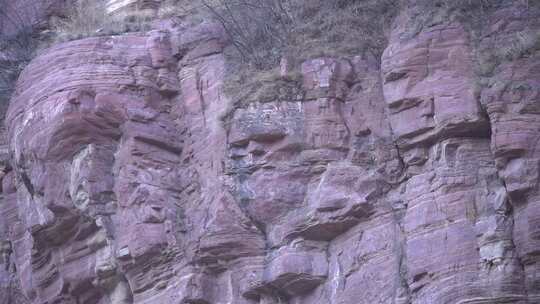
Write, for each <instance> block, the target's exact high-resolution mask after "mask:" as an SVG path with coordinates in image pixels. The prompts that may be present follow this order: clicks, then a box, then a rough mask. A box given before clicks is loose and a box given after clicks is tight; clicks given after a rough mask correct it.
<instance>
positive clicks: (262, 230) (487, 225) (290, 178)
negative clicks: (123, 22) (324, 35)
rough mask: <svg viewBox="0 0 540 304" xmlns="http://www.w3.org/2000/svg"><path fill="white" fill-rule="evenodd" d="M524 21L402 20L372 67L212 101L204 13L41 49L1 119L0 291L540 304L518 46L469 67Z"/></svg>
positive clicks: (529, 80) (209, 32)
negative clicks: (274, 95) (257, 97)
mask: <svg viewBox="0 0 540 304" xmlns="http://www.w3.org/2000/svg"><path fill="white" fill-rule="evenodd" d="M528 14H533V12H532V11H531V10H526V9H524V8H522V7H520V6H519V5H517V4H516V5H514V6H511V7H502V8H501V9H500V10H499V11H497V12H495V13H493V14H492V15H490V17H489V20H487V21H486V22H487V24H488V25H489V27H490V28H492V29H493V30H492V31H488V33H487V34H485V35H482V36H481V37H479V38H474V39H473V38H472V37H471V35H470V32H469V31H468V30H467V28H466V27H465V26H464V25H463V24H462V23H460V22H458V21H452V22H445V23H441V24H436V25H433V26H430V27H426V28H424V29H423V30H422V31H421V32H420V33H418V35H416V36H415V37H413V38H408V39H404V38H402V37H401V36H402V35H401V34H402V30H403V28H404V26H403V22H406V20H405V19H406V18H405V17H404V16H405V15H403V16H401V17H398V19H397V20H396V24H395V26H394V27H393V29H392V31H391V33H390V36H389V45H388V47H387V48H386V50H385V51H384V54H383V56H382V59H381V60H380V61H379V60H378V58H375V57H373V56H368V55H364V56H360V55H359V56H356V57H351V58H330V57H323V58H316V59H312V60H307V61H305V62H304V63H303V64H302V65H301V67H299V69H300V72H301V74H302V84H301V90H300V91H301V92H302V93H301V94H298V95H297V96H289V97H288V98H285V99H279V100H272V101H267V100H265V102H254V103H249V104H243V105H242V106H238V107H236V108H234V109H232V111H231V110H230V104H231V101H230V100H229V99H228V97H227V96H226V95H225V94H224V93H223V89H222V87H223V81H224V80H225V77H226V74H225V67H226V60H225V56H224V48H225V47H226V46H227V45H228V41H227V39H226V35H225V34H224V32H223V31H222V29H221V28H220V26H218V25H216V24H210V23H202V24H200V25H196V26H191V27H183V26H181V25H178V26H174V25H172V23H171V24H165V25H163V28H161V29H160V30H153V31H150V32H148V33H139V34H127V35H122V36H112V37H100V38H89V39H84V40H78V41H73V42H69V43H64V44H59V45H56V46H53V47H52V48H51V49H49V50H47V51H46V52H44V53H43V54H42V55H41V56H39V57H38V58H36V59H35V60H34V61H33V62H32V63H31V64H30V65H29V66H28V67H27V68H26V69H25V71H24V72H23V74H22V76H21V77H20V79H19V82H18V87H17V91H16V94H15V96H14V98H13V99H12V102H11V105H10V109H9V112H8V115H7V118H6V123H7V126H8V138H9V161H5V167H4V168H3V169H2V172H3V178H2V180H3V182H2V196H3V199H2V203H1V204H0V215H1V218H2V221H1V223H2V228H1V230H0V235H1V236H2V239H3V240H5V241H3V243H2V251H1V252H2V256H1V258H0V262H1V263H2V265H3V267H2V270H1V272H0V277H1V278H2V283H3V285H2V286H1V287H2V292H3V293H4V294H6V295H7V294H9V295H10V296H11V297H12V298H11V299H13V300H10V301H11V302H9V303H33V304H34V303H35V304H37V303H100V304H105V303H115V304H116V303H175V304H176V303H179V304H180V303H186V304H187V303H191V304H203V303H205V304H210V303H212V304H213V303H215V304H217V303H235V304H255V303H261V304H263V303H264V304H270V303H291V304H293V303H294V304H304V303H305V304H307V303H335V304H338V303H340V304H345V303H365V304H368V303H396V304H398V303H399V304H406V303H411V304H413V303H414V304H427V303H447V304H450V303H540V294H539V290H540V277H539V275H538V273H539V267H540V258H539V256H540V255H539V252H540V243H539V242H540V237H539V235H540V230H539V229H540V225H539V223H540V209H539V208H540V206H539V204H538V199H537V195H538V159H539V156H538V155H536V154H537V153H538V152H537V151H536V150H537V149H536V143H537V138H538V134H540V133H538V126H537V124H538V121H540V120H539V119H538V118H539V117H540V116H538V115H539V113H540V112H539V111H537V107H538V106H537V103H538V102H539V100H538V97H539V92H540V91H539V90H540V74H539V73H540V65H539V62H538V54H539V53H538V51H537V52H536V53H533V54H529V55H527V56H522V57H520V58H519V59H516V60H513V61H507V62H503V63H501V64H500V65H498V66H497V68H496V70H495V73H493V74H491V75H485V76H484V77H483V79H479V76H478V74H477V72H476V71H475V66H476V64H477V57H476V56H475V52H476V51H478V50H481V49H482V47H485V46H488V45H490V44H492V43H500V42H501V41H505V40H508V39H512V37H511V36H512V34H513V33H514V32H515V31H516V30H518V31H525V30H529V29H530V28H535V29H538V28H539V27H538V24H535V23H536V22H537V21H535V19H534V18H528V17H527V15H528ZM508 16H512V18H507V17H508ZM527 20H528V21H527ZM480 83H487V85H482V86H481V85H480ZM224 113H227V115H224ZM0 169H1V168H0Z"/></svg>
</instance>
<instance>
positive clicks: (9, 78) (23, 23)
mask: <svg viewBox="0 0 540 304" xmlns="http://www.w3.org/2000/svg"><path fill="white" fill-rule="evenodd" d="M36 11H37V8H36V6H34V5H33V3H32V2H30V3H28V5H27V6H25V7H17V8H14V7H0V20H1V21H2V22H1V23H2V24H1V25H2V26H4V27H5V28H7V30H6V31H0V116H3V113H4V112H5V110H6V108H7V106H8V102H9V98H10V96H11V94H12V92H13V90H14V88H15V82H16V80H17V78H18V76H19V74H20V72H21V71H22V69H23V68H24V67H25V66H26V65H27V64H28V62H30V60H31V59H32V58H33V57H34V54H35V52H36V49H37V46H38V39H37V37H36V35H35V30H34V26H35V22H36V20H34V19H33V17H34V16H36V14H35V12H36Z"/></svg>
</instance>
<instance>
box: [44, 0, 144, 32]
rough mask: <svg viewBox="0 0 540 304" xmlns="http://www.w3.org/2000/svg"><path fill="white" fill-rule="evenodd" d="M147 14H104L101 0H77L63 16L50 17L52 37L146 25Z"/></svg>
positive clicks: (126, 30) (131, 30) (138, 27)
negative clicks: (53, 35)
mask: <svg viewBox="0 0 540 304" xmlns="http://www.w3.org/2000/svg"><path fill="white" fill-rule="evenodd" d="M149 21H150V19H149V17H148V16H145V15H143V14H138V13H137V12H136V11H134V12H133V13H132V14H128V15H118V16H111V15H109V14H107V10H106V4H105V2H104V0H78V1H76V2H75V4H74V5H73V6H72V7H71V9H70V10H69V11H68V12H67V14H66V16H65V17H63V18H60V17H55V18H53V19H52V20H51V25H52V30H53V32H54V34H55V39H54V40H55V41H56V42H61V41H69V40H76V39H81V38H86V37H94V36H104V35H116V34H120V33H125V32H138V31H144V30H149V29H150V23H149Z"/></svg>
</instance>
